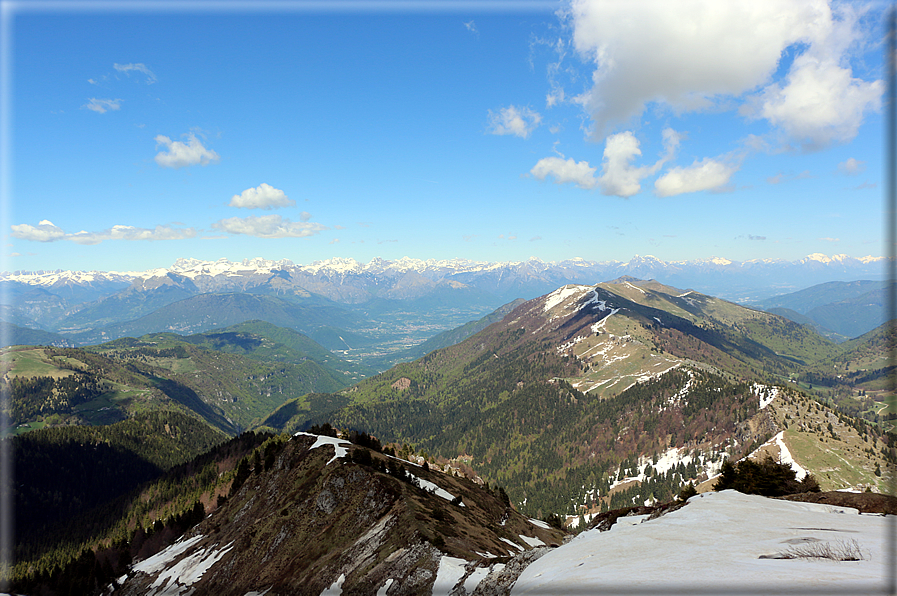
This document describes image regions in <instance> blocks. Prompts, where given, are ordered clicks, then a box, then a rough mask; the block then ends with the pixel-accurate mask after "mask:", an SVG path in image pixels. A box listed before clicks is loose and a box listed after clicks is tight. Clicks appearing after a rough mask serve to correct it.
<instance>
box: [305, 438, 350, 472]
mask: <svg viewBox="0 0 897 596" xmlns="http://www.w3.org/2000/svg"><path fill="white" fill-rule="evenodd" d="M300 435H302V436H306V437H315V443H314V445H312V446H311V447H309V449H317V448H318V447H321V446H323V445H333V450H334V451H335V452H336V455H334V456H333V457H331V458H330V459H329V460H327V463H326V464H324V465H330V462H333V461H335V460H337V459H338V458H340V457H346V454H347V453H349V448H348V446H349V445H351V444H352V443H350V442H349V441H346V440H344V439H337V438H334V437H328V436H326V435H312V434H309V433H305V432H301V431H300V432H298V433H296V434H294V435H293V436H294V437H298V436H300Z"/></svg>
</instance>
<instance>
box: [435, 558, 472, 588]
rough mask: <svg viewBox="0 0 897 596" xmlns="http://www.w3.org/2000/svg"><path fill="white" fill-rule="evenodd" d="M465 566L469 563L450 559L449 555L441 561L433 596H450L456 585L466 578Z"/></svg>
mask: <svg viewBox="0 0 897 596" xmlns="http://www.w3.org/2000/svg"><path fill="white" fill-rule="evenodd" d="M465 565H467V561H465V560H464V559H458V558H455V557H449V556H448V555H445V556H443V557H442V558H441V559H439V569H437V570H436V581H435V582H433V596H443V595H445V596H449V593H450V592H451V591H452V588H454V587H455V584H457V583H458V582H459V581H460V580H461V578H462V577H464V566H465Z"/></svg>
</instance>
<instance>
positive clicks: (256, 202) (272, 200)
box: [228, 182, 296, 209]
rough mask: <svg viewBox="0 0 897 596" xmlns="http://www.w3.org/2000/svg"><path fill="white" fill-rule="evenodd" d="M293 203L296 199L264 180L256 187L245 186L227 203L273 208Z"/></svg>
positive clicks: (254, 207)
mask: <svg viewBox="0 0 897 596" xmlns="http://www.w3.org/2000/svg"><path fill="white" fill-rule="evenodd" d="M295 204H296V201H293V200H291V199H290V198H289V197H287V195H286V193H284V192H283V191H282V190H280V189H277V188H274V187H273V186H271V185H270V184H265V183H264V182H262V183H261V184H260V185H259V186H258V187H256V188H247V189H246V190H244V191H243V192H242V193H240V194H238V195H234V196H233V197H231V199H230V203H228V205H229V206H231V207H240V208H242V209H275V208H277V207H292V206H293V205H295Z"/></svg>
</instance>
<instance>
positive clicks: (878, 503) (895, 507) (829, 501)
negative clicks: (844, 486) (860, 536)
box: [779, 491, 897, 515]
mask: <svg viewBox="0 0 897 596" xmlns="http://www.w3.org/2000/svg"><path fill="white" fill-rule="evenodd" d="M779 498H781V499H785V500H786V501H800V502H803V503H824V504H826V505H834V506H836V507H853V508H854V509H858V510H859V512H860V513H887V514H890V515H897V497H895V496H893V495H882V494H879V493H848V492H840V491H829V492H821V493H800V494H797V495H786V496H784V497H779Z"/></svg>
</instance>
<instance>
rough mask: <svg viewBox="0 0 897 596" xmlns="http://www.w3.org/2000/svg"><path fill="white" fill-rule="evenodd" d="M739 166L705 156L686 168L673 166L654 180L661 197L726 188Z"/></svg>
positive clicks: (658, 194) (655, 190) (655, 189)
mask: <svg viewBox="0 0 897 596" xmlns="http://www.w3.org/2000/svg"><path fill="white" fill-rule="evenodd" d="M737 171H738V166H737V165H736V164H732V163H724V162H722V161H717V160H716V159H711V158H709V157H705V158H704V159H703V160H701V161H698V160H695V161H694V163H693V164H692V165H690V166H688V167H686V168H681V167H677V168H672V169H670V170H669V171H668V172H667V173H666V174H664V175H663V176H661V177H660V178H658V179H657V180H656V181H655V182H654V192H655V193H656V194H657V196H659V197H671V196H674V195H681V194H684V193H687V192H698V191H701V190H724V189H725V187H726V186H727V185H728V184H729V180H730V179H731V178H732V175H733V174H734V173H735V172H737Z"/></svg>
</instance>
